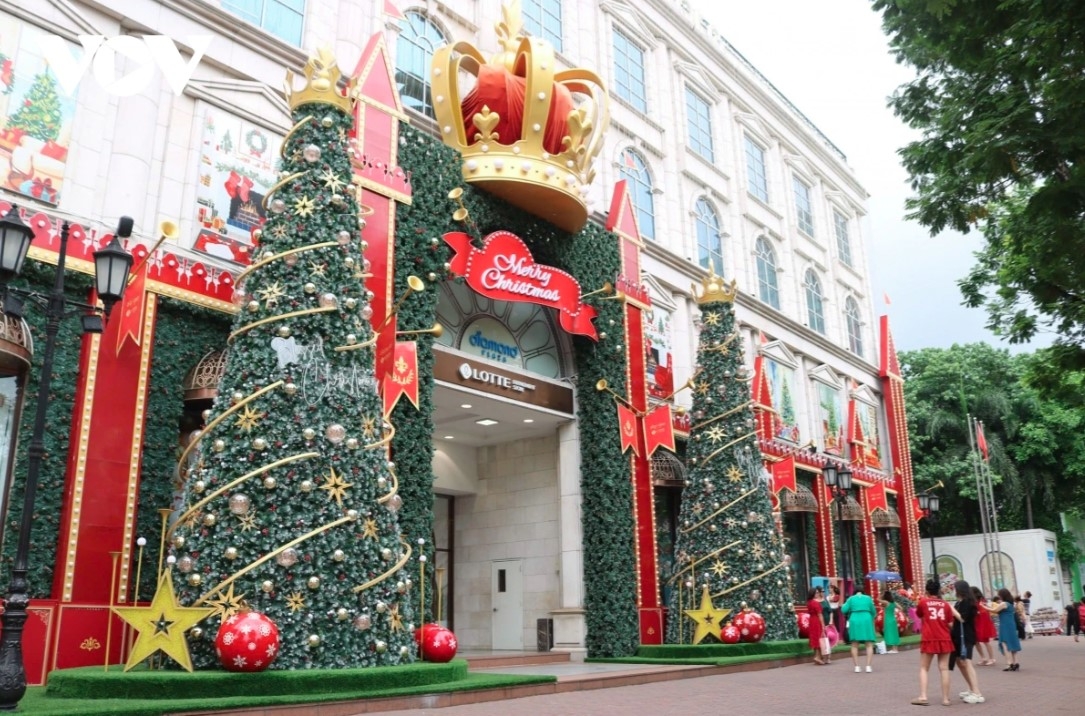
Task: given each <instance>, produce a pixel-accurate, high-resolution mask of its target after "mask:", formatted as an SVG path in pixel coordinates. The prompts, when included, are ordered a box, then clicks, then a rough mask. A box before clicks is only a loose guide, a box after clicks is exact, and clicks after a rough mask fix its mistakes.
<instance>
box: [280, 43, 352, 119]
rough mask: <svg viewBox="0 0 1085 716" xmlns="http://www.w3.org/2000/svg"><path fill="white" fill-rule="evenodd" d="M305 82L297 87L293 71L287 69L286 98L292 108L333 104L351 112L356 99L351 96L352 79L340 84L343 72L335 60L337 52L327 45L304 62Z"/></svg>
mask: <svg viewBox="0 0 1085 716" xmlns="http://www.w3.org/2000/svg"><path fill="white" fill-rule="evenodd" d="M304 71H305V84H304V85H303V86H302V87H301V89H295V88H294V77H295V75H294V72H293V71H292V70H287V71H286V80H285V85H286V92H285V94H286V101H287V103H288V104H289V105H290V109H297V108H298V107H300V106H301V105H303V104H318V103H319V104H330V105H332V106H333V107H338V108H339V109H341V110H343V111H344V112H347V113H349V112H351V110H352V109H353V100H352V99H351V97H350V95H351V91H350V90H351V85H352V84H353V83H354V81H353V80H347V81H346V84H345V85H344V86H343V87H342V89H341V88H340V82H342V81H343V79H342V77H343V76H342V73H341V72H339V64H338V63H337V62H336V60H335V54H334V53H333V52H332V50H331V48H330V47H328V46H326V45H325V46H322V47H320V48H318V49H317V51H316V54H315V55H311V56H310V57H309V61H308V62H306V63H305V70H304Z"/></svg>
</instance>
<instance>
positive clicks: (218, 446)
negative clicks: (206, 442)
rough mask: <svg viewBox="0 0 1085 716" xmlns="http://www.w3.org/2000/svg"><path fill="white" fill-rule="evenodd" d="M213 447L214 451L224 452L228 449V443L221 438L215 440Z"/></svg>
mask: <svg viewBox="0 0 1085 716" xmlns="http://www.w3.org/2000/svg"><path fill="white" fill-rule="evenodd" d="M211 447H212V449H214V451H215V452H222V451H223V450H225V449H226V441H225V440H223V439H222V438H219V439H217V440H215V442H213V443H211Z"/></svg>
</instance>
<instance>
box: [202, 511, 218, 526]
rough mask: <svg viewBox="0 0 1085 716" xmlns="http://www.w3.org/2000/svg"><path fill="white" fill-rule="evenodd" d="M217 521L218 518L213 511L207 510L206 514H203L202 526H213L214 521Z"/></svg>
mask: <svg viewBox="0 0 1085 716" xmlns="http://www.w3.org/2000/svg"><path fill="white" fill-rule="evenodd" d="M217 521H218V518H217V517H215V513H214V512H208V513H207V514H206V515H204V516H203V526H204V527H214V526H215V522H217Z"/></svg>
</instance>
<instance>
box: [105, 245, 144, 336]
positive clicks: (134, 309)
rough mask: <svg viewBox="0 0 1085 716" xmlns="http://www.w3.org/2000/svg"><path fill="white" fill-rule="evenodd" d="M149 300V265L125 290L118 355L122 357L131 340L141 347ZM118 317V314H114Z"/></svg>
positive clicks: (119, 328) (118, 332) (121, 304)
mask: <svg viewBox="0 0 1085 716" xmlns="http://www.w3.org/2000/svg"><path fill="white" fill-rule="evenodd" d="M146 299H147V264H146V263H144V264H143V265H142V266H140V267H139V268H138V269H136V272H135V276H133V277H132V280H131V281H130V282H129V283H128V286H127V287H126V288H125V289H124V296H123V297H122V298H121V302H120V305H119V306H118V307H117V308H119V309H120V310H119V311H118V313H120V325H119V326H118V330H117V348H116V351H117V355H120V353H121V349H122V348H124V344H125V342H126V341H127V340H128V339H129V338H131V339H132V342H133V343H135V344H136V347H137V348H138V347H139V342H140V336H142V335H143V311H144V306H145V304H146ZM113 315H114V316H116V313H115V314H113Z"/></svg>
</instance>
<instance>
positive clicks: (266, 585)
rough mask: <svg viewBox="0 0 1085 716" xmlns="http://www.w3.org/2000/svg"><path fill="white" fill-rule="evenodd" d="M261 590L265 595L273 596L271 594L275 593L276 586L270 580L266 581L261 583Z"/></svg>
mask: <svg viewBox="0 0 1085 716" xmlns="http://www.w3.org/2000/svg"><path fill="white" fill-rule="evenodd" d="M260 589H262V590H264V593H265V594H271V592H273V591H275V585H274V584H273V583H272V582H271V580H270V579H265V580H264V581H263V582H260Z"/></svg>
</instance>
